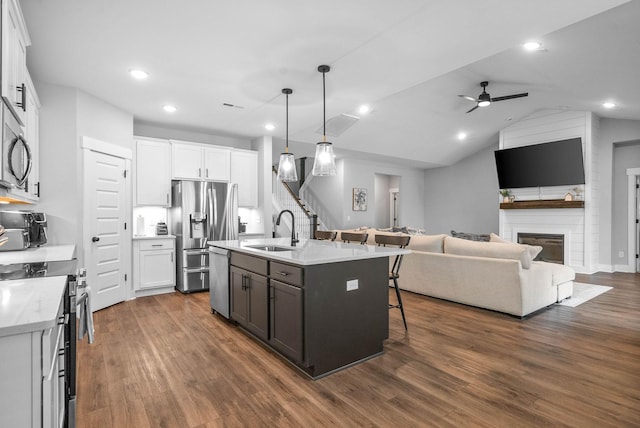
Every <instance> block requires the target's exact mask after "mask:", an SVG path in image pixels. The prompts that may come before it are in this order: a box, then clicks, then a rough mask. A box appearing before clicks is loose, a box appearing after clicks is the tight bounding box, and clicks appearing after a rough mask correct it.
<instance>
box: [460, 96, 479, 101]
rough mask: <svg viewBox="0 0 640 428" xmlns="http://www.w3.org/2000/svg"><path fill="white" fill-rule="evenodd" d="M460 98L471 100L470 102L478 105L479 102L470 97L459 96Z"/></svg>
mask: <svg viewBox="0 0 640 428" xmlns="http://www.w3.org/2000/svg"><path fill="white" fill-rule="evenodd" d="M458 96H459V97H460V98H464V99H465V100H469V101H473V102H474V103H477V102H478V100H476V99H475V98H473V97H470V96H469V95H458Z"/></svg>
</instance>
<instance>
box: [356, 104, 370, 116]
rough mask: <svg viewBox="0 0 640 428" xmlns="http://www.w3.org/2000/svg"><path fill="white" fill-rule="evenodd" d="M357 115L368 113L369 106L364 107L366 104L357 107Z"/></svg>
mask: <svg viewBox="0 0 640 428" xmlns="http://www.w3.org/2000/svg"><path fill="white" fill-rule="evenodd" d="M358 113H360V114H367V113H369V106H368V105H366V104H363V105H361V106H360V107H358Z"/></svg>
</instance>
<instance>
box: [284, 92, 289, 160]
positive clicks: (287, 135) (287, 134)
mask: <svg viewBox="0 0 640 428" xmlns="http://www.w3.org/2000/svg"><path fill="white" fill-rule="evenodd" d="M286 97H287V120H286V122H285V123H286V124H285V127H286V128H287V131H286V142H287V147H286V148H285V152H287V153H289V94H286Z"/></svg>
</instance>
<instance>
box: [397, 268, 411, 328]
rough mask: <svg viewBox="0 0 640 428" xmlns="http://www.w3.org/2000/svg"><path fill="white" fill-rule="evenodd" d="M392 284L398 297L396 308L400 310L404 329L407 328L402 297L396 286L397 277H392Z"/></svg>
mask: <svg viewBox="0 0 640 428" xmlns="http://www.w3.org/2000/svg"><path fill="white" fill-rule="evenodd" d="M393 285H394V287H395V289H396V296H397V297H398V306H397V307H398V308H400V312H402V322H403V323H404V329H405V330H409V329H408V328H407V319H406V318H405V316H404V306H402V297H401V296H400V288H398V279H397V278H393Z"/></svg>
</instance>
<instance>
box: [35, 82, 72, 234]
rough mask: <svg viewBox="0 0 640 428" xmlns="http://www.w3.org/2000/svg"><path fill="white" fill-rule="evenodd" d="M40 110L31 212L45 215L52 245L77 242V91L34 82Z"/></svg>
mask: <svg viewBox="0 0 640 428" xmlns="http://www.w3.org/2000/svg"><path fill="white" fill-rule="evenodd" d="M35 85H36V91H37V92H38V97H39V98H40V102H41V104H42V107H41V109H40V152H39V156H40V202H39V203H38V204H37V205H35V206H34V207H33V209H34V210H38V211H43V212H44V213H46V214H47V222H48V230H47V232H48V240H49V242H50V243H52V244H69V243H76V242H77V241H78V240H79V238H80V233H81V230H82V229H81V224H82V222H81V221H79V220H80V219H79V218H78V208H79V207H80V206H81V203H80V200H81V199H80V196H81V195H80V191H79V188H78V175H77V174H78V171H79V170H80V164H79V159H80V157H79V154H78V134H77V114H76V108H77V102H76V100H77V99H76V90H75V89H73V88H69V87H64V86H55V85H45V84H38V82H35Z"/></svg>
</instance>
